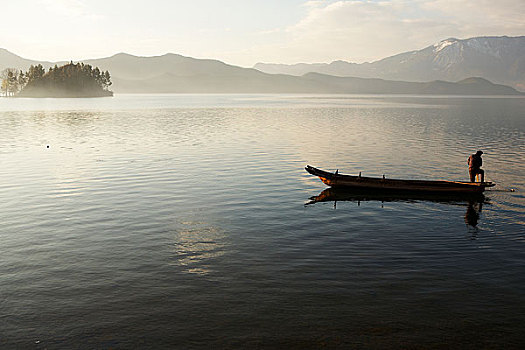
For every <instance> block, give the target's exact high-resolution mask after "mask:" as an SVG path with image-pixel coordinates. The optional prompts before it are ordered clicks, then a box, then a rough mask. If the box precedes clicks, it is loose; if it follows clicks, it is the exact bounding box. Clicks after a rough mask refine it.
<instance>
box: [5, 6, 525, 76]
mask: <svg viewBox="0 0 525 350" xmlns="http://www.w3.org/2000/svg"><path fill="white" fill-rule="evenodd" d="M482 35H509V36H517V35H525V0H497V1H496V0H410V1H409V0H376V1H373V0H369V1H365V0H317V1H303V0H260V1H255V0H221V1H219V0H140V1H135V0H16V1H15V0H13V1H2V18H1V20H0V47H3V48H5V49H8V50H10V51H12V52H14V53H16V54H18V55H20V56H22V57H26V58H31V59H37V60H51V61H57V60H69V59H73V60H79V59H85V58H98V57H105V56H110V55H113V54H115V53H118V52H127V53H131V54H135V55H142V56H152V55H161V54H164V53H167V52H173V53H178V54H182V55H185V56H192V57H197V58H215V59H220V60H222V61H225V62H227V63H230V64H236V65H241V66H252V65H253V64H255V63H256V62H279V63H297V62H331V61H334V60H346V61H352V62H364V61H373V60H377V59H380V58H383V57H386V56H390V55H393V54H396V53H400V52H404V51H408V50H415V49H421V48H423V47H426V46H428V45H430V44H433V43H435V42H437V41H439V40H441V39H446V38H449V37H456V38H468V37H472V36H482Z"/></svg>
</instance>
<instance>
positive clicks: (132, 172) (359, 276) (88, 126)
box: [0, 95, 525, 349]
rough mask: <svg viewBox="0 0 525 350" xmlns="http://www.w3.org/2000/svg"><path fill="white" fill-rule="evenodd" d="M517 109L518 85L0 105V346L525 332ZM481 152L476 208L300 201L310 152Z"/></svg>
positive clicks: (289, 343) (399, 160)
mask: <svg viewBox="0 0 525 350" xmlns="http://www.w3.org/2000/svg"><path fill="white" fill-rule="evenodd" d="M524 111H525V99H520V98H512V99H505V98H418V97H404V98H399V97H379V96H369V97H366V96H268V95H265V96H249V95H244V96H234V95H213V96H199V95H179V96H170V95H165V96H161V95H157V96H117V97H115V98H113V99H88V100H68V99H65V100H53V99H45V100H30V99H16V100H13V99H0V196H1V198H2V200H1V201H0V222H1V226H0V242H1V247H2V250H1V253H2V254H1V258H0V347H1V348H36V349H44V348H48V349H56V348H68V349H70V348H82V349H91V348H156V349H160V348H173V349H175V348H176V349H192V348H202V349H216V348H235V349H252V348H264V349H265V348H285V349H289V348H291V349H295V348H297V349H309V348H366V349H369V348H427V349H428V348H461V349H465V348H470V349H479V348H523V346H525V291H524V290H525V195H524V193H525V183H524V179H525V164H524V163H525V147H524V146H525V112H524ZM47 145H49V148H47ZM477 149H482V150H483V151H484V152H485V155H484V163H485V164H484V168H485V171H486V174H487V175H488V178H489V179H490V180H492V181H495V182H497V183H498V186H497V187H495V190H494V191H490V192H487V194H486V199H485V201H484V203H482V204H480V203H478V202H470V203H469V202H468V201H461V200H453V201H443V200H437V201H433V200H424V199H417V198H416V199H411V198H408V199H407V198H397V199H394V200H388V199H387V200H386V201H385V200H384V199H383V201H382V199H381V198H379V199H378V198H376V199H373V200H353V199H352V198H347V199H349V200H339V201H337V203H336V204H335V203H334V202H333V201H327V202H318V203H315V204H309V205H306V206H305V203H306V202H308V200H309V198H310V197H312V196H317V195H319V194H320V192H321V191H322V190H324V189H325V186H324V185H323V184H322V183H321V182H320V181H319V180H318V179H316V178H314V177H312V176H310V175H308V174H307V173H306V172H305V171H304V169H303V168H304V166H305V165H306V164H312V165H315V166H319V167H321V168H324V169H328V170H335V169H339V171H340V172H342V173H353V174H356V173H357V172H359V171H362V172H363V174H364V175H368V176H381V175H382V174H386V176H387V177H396V178H419V179H455V180H466V179H467V176H468V174H467V165H466V159H467V157H468V155H469V154H470V153H473V152H474V151H475V150H477ZM509 188H513V189H515V190H516V191H515V192H508V191H506V190H507V189H509ZM334 204H335V205H334Z"/></svg>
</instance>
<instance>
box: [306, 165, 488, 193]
mask: <svg viewBox="0 0 525 350" xmlns="http://www.w3.org/2000/svg"><path fill="white" fill-rule="evenodd" d="M305 170H306V171H307V172H309V173H310V174H312V175H315V176H318V177H319V179H321V181H322V182H323V183H324V184H325V185H328V186H330V187H334V188H338V187H347V188H362V189H377V190H392V191H413V192H414V191H415V192H440V193H441V192H443V193H445V192H446V193H481V192H483V191H485V189H486V188H488V187H492V186H495V184H494V183H492V182H462V181H444V180H438V181H429V180H400V179H389V178H385V177H383V178H376V177H366V176H360V175H343V174H339V173H338V172H337V171H336V172H335V173H331V172H328V171H324V170H321V169H317V168H315V167H313V166H310V165H307V166H306V167H305Z"/></svg>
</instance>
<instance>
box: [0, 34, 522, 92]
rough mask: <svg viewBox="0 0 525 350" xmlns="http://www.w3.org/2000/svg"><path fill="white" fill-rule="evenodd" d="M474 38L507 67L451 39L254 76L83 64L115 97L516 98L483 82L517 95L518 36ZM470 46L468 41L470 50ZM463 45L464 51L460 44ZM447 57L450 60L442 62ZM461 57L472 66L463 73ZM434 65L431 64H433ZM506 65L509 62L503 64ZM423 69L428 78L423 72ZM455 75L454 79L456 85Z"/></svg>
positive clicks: (121, 60) (159, 60)
mask: <svg viewBox="0 0 525 350" xmlns="http://www.w3.org/2000/svg"><path fill="white" fill-rule="evenodd" d="M474 39H477V40H478V41H479V42H485V41H483V40H485V39H486V40H488V41H487V42H493V41H494V42H500V41H501V40H503V41H505V42H507V41H508V42H509V43H512V45H511V44H508V45H507V46H505V45H503V47H504V48H505V50H503V48H500V49H495V46H494V45H495V44H494V45H492V46H490V45H489V46H487V47H488V48H487V49H486V50H485V51H490V52H492V53H493V54H498V55H499V57H500V58H499V59H500V60H502V61H505V62H507V65H506V66H505V67H503V66H502V68H501V69H499V70H496V69H495V68H493V67H494V62H495V61H497V60H496V59H493V60H488V59H485V58H479V57H485V56H480V55H478V56H479V57H478V56H476V57H478V58H476V59H474V56H475V55H474V54H473V53H470V51H469V50H466V49H461V50H460V51H461V52H463V54H462V55H460V57H463V60H460V59H458V58H457V57H459V56H454V55H453V53H454V52H455V51H457V50H459V49H457V48H456V49H454V50H452V51H450V50H451V49H452V48H454V47H456V43H457V42H458V41H456V39H448V40H445V41H442V42H440V43H438V44H436V45H433V46H431V47H429V48H426V49H423V50H421V51H413V52H409V53H404V54H400V55H396V56H393V57H390V58H386V59H384V60H381V61H377V62H374V63H366V64H354V63H348V62H341V61H338V62H332V63H331V64H314V65H305V64H300V65H290V66H287V65H268V64H257V65H256V66H255V68H257V69H255V68H242V67H238V66H233V65H229V64H226V63H224V62H221V61H218V60H212V59H195V58H191V57H185V56H181V55H177V54H172V53H168V54H165V55H162V56H153V57H139V56H134V55H130V54H126V53H119V54H116V55H113V56H111V57H106V58H100V59H87V60H82V62H84V63H87V64H90V65H92V66H97V67H99V68H100V69H101V70H109V71H110V72H111V75H112V81H113V85H112V86H111V88H112V90H113V91H115V92H116V93H357V94H359V93H372V94H374V93H377V94H383V93H386V94H460V95H473V94H496V95H497V94H502V95H508V94H510V95H517V94H520V93H519V92H518V91H516V90H515V89H513V88H511V87H508V86H504V85H500V84H493V83H492V82H491V81H490V80H492V81H495V82H503V83H508V84H510V85H512V86H514V87H517V88H520V87H521V86H522V85H523V82H524V80H525V79H523V77H524V76H525V73H524V72H525V66H524V64H525V55H524V54H523V52H524V50H525V45H524V43H525V37H519V38H506V37H500V38H474ZM474 39H468V40H474ZM481 39H483V40H481ZM468 40H467V41H468ZM474 42H475V41H472V42H471V44H470V45H473V44H472V43H474ZM516 42H519V43H520V44H519V45H518V44H516ZM462 45H463V46H468V45H466V44H465V43H463V44H462ZM480 45H481V44H480ZM520 45H521V46H520ZM469 47H470V46H469ZM489 48H490V50H489ZM491 50H492V51H491ZM498 50H499V51H498ZM449 51H450V53H448V54H447V55H444V54H445V53H447V52H449ZM467 51H468V52H469V53H468V54H467ZM478 51H479V50H478ZM440 53H441V54H440ZM436 55H437V56H436ZM432 57H434V58H432ZM435 57H439V59H437V58H435ZM447 57H448V58H447ZM491 57H492V56H491ZM494 57H495V56H494ZM445 58H446V59H445ZM467 58H468V60H469V61H473V62H474V61H475V62H478V63H476V65H473V66H472V67H470V66H469V64H468V63H467V61H466V59H467ZM435 60H437V62H434V61H435ZM447 60H448V61H447ZM510 61H512V62H513V63H509V62H510ZM432 62H434V63H432ZM446 62H448V63H446ZM498 62H499V61H498ZM65 63H67V62H65V61H64V62H47V61H35V60H29V59H25V58H22V57H20V56H17V55H15V54H13V53H11V52H9V51H7V50H5V49H0V71H1V70H3V69H5V68H17V69H22V70H27V69H28V68H29V66H30V65H36V64H42V65H43V66H44V67H45V68H46V69H48V68H49V67H51V66H54V65H55V64H57V65H62V64H65ZM498 64H499V63H498ZM456 66H457V67H463V68H461V69H463V72H468V73H462V74H463V75H461V74H459V73H454V72H458V71H460V68H457V67H456ZM359 67H361V68H359ZM370 67H371V68H370ZM425 67H426V68H425ZM428 67H431V68H428ZM469 67H470V68H469ZM350 68H351V69H353V70H351V69H350ZM504 68H505V69H504ZM428 69H430V70H431V72H428V71H427V70H428ZM512 72H515V75H514V80H512V83H509V82H510V78H512ZM365 73H366V74H365ZM425 74H426V75H425ZM457 76H461V78H456V77H457ZM474 77H475V78H474ZM388 79H395V80H388ZM402 80H406V81H402ZM442 80H448V81H455V82H446V81H442ZM520 84H522V85H520ZM523 87H525V85H523Z"/></svg>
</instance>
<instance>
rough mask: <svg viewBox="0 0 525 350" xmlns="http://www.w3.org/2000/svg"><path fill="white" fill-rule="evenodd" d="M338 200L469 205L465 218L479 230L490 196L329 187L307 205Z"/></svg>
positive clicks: (335, 206) (312, 198)
mask: <svg viewBox="0 0 525 350" xmlns="http://www.w3.org/2000/svg"><path fill="white" fill-rule="evenodd" d="M338 201H349V202H356V203H357V205H360V204H361V202H367V201H378V202H381V203H384V202H407V203H411V202H413V203H415V202H423V201H425V202H436V203H444V204H450V205H459V206H467V211H466V213H465V216H464V219H465V224H466V225H467V227H469V229H474V230H477V225H478V221H479V218H480V214H481V210H482V208H483V204H489V203H490V202H489V200H488V198H487V197H486V196H485V195H483V194H482V193H422V192H408V191H384V190H383V191H380V190H365V189H343V188H333V187H332V188H327V189H325V190H324V191H322V192H321V193H319V194H318V195H317V196H313V197H310V200H309V201H308V202H307V203H306V205H310V204H315V203H320V202H334V209H335V208H337V202H338Z"/></svg>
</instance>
